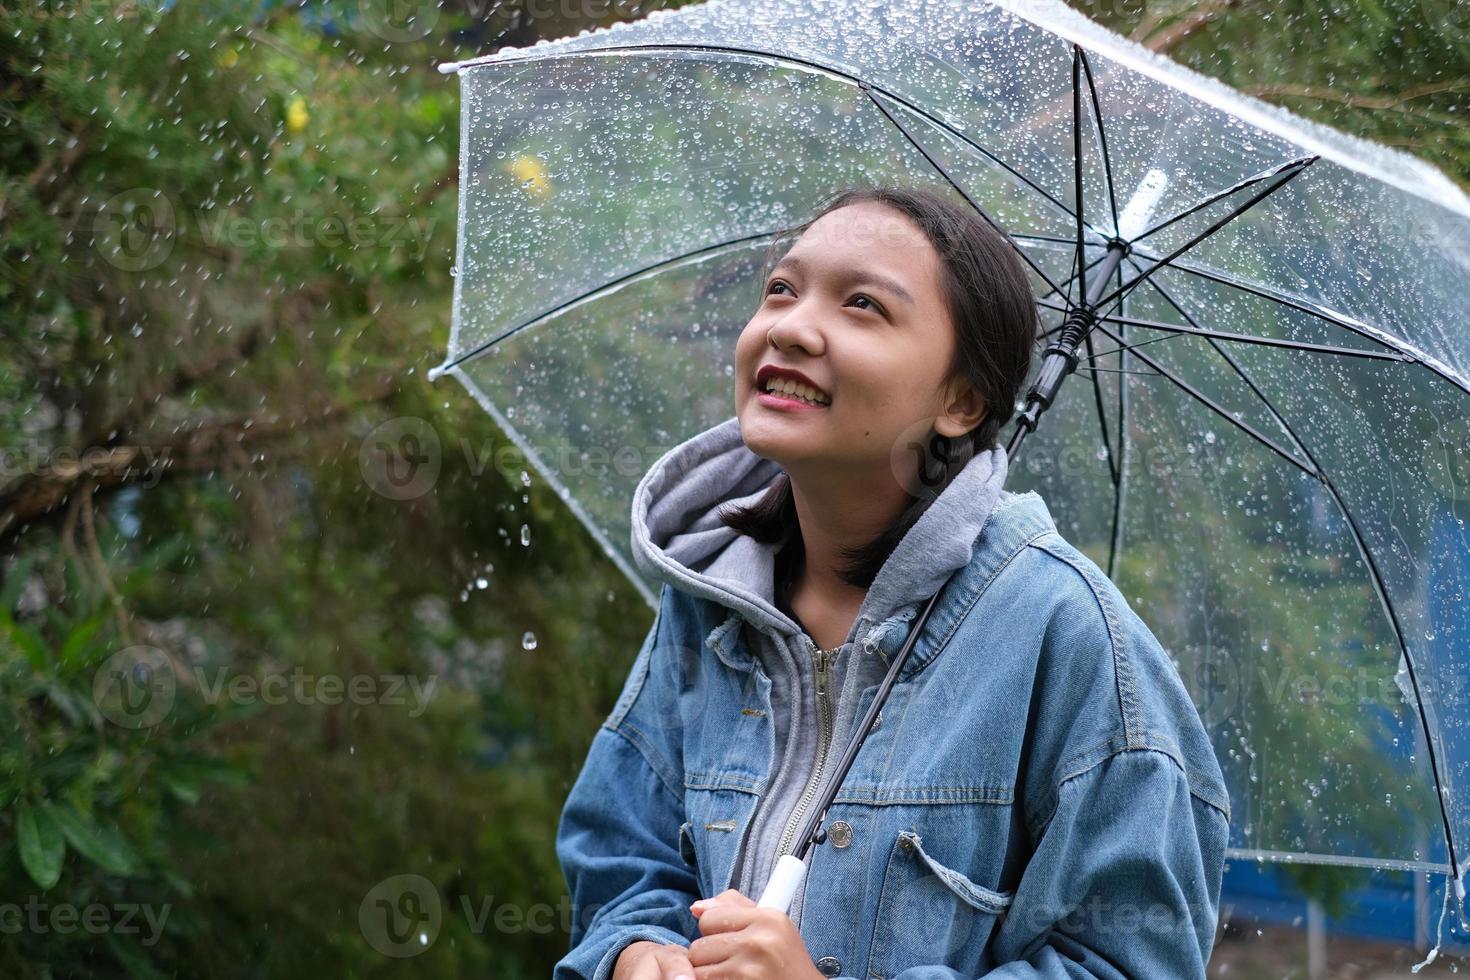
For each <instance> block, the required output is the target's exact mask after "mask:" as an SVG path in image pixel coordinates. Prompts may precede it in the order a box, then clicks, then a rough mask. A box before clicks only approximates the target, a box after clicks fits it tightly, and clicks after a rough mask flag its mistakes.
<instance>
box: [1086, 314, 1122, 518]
mask: <svg viewBox="0 0 1470 980" xmlns="http://www.w3.org/2000/svg"><path fill="white" fill-rule="evenodd" d="M1082 339H1083V341H1084V342H1085V343H1086V344H1087V358H1088V360H1089V361H1091V360H1094V359H1095V357H1096V355H1094V354H1093V351H1092V334H1091V333H1088V334H1086V335H1085V336H1084V337H1083V338H1082ZM1101 370H1104V371H1106V370H1108V369H1107V368H1102V369H1101ZM1092 394H1093V398H1094V400H1095V401H1096V402H1097V424H1098V428H1100V429H1101V430H1102V438H1103V447H1104V448H1105V449H1106V450H1107V453H1108V474H1109V475H1110V476H1111V477H1112V480H1113V493H1115V494H1116V493H1117V492H1118V466H1117V464H1116V463H1115V462H1114V461H1113V440H1112V437H1111V436H1110V435H1109V434H1108V416H1107V413H1106V412H1105V411H1104V410H1103V393H1102V385H1100V384H1098V381H1097V373H1096V372H1095V371H1094V372H1093V373H1092Z"/></svg>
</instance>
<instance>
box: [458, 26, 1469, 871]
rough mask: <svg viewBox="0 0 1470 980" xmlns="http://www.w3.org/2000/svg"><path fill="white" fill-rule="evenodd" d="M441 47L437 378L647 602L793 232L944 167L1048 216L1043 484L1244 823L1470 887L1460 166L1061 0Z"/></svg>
mask: <svg viewBox="0 0 1470 980" xmlns="http://www.w3.org/2000/svg"><path fill="white" fill-rule="evenodd" d="M442 68H443V69H444V70H446V71H458V73H459V77H460V80H461V86H462V91H463V103H462V117H463V129H462V142H461V170H462V172H461V180H460V188H461V199H460V229H459V231H460V234H459V254H458V259H457V264H456V276H457V278H456V285H455V296H454V322H453V329H452V338H451V342H450V350H449V352H448V356H447V358H446V359H445V361H444V363H443V364H442V365H440V366H439V367H438V368H436V369H435V370H434V372H433V376H435V377H438V376H441V375H443V374H451V375H453V376H454V377H456V378H458V379H459V381H460V382H461V383H462V384H464V385H465V387H466V388H467V389H468V390H469V391H470V392H471V393H472V394H473V395H474V397H475V398H476V399H477V400H478V401H479V402H480V403H481V404H482V405H483V406H484V407H485V408H486V410H487V411H489V412H491V413H492V414H493V415H494V416H495V417H496V419H497V420H498V422H499V423H500V424H501V425H502V427H503V428H504V429H505V431H506V432H507V433H509V434H510V435H511V436H512V437H513V438H514V439H516V440H517V442H518V443H519V444H520V446H521V448H522V449H523V450H524V451H525V452H526V453H527V454H528V455H529V457H530V459H531V462H532V463H533V464H534V465H535V466H536V467H537V468H538V469H539V470H540V471H541V472H542V474H543V475H544V476H545V477H546V478H547V479H548V480H550V481H551V482H552V483H553V484H554V485H555V487H556V489H557V490H558V492H559V493H560V494H561V495H562V496H563V498H564V499H565V500H566V501H567V502H568V504H569V505H570V506H571V507H572V508H573V510H574V511H575V512H576V513H577V515H578V516H579V517H580V518H581V519H582V520H583V521H584V522H585V523H586V525H587V527H588V528H589V530H590V531H591V532H592V534H593V535H594V536H596V537H597V539H598V540H599V541H600V542H601V544H602V545H603V547H604V548H605V549H606V550H607V552H608V554H609V555H610V556H611V557H612V558H613V560H614V561H616V562H617V563H618V564H619V566H620V567H621V568H622V569H623V570H624V571H625V572H626V573H627V574H628V575H629V577H630V578H632V579H633V580H634V581H635V582H638V583H639V584H640V586H641V587H642V588H643V590H644V593H645V596H646V597H648V598H649V600H650V602H652V599H653V591H652V589H651V588H649V586H648V584H647V583H644V582H642V581H641V579H640V577H639V574H638V572H637V571H636V570H635V568H634V566H633V564H632V562H631V557H630V554H629V551H628V548H629V544H628V538H629V527H628V516H629V515H628V507H629V500H630V499H631V495H632V490H633V487H634V486H635V484H636V482H637V480H638V478H639V477H640V476H641V475H642V474H643V472H644V471H645V470H646V469H647V468H648V466H649V465H650V464H651V463H652V462H653V461H654V460H655V459H656V458H657V456H658V455H659V454H661V453H662V452H663V451H664V450H666V449H668V448H669V447H671V446H672V445H673V444H675V443H677V442H679V441H682V440H683V439H685V438H688V437H689V436H691V435H693V434H694V433H696V432H698V431H700V430H701V429H704V428H706V427H708V426H710V425H713V424H715V423H717V422H718V421H720V420H722V419H724V418H728V417H729V416H730V415H731V414H732V411H733V397H732V393H733V388H734V377H733V359H734V346H735V338H736V336H737V335H738V333H739V331H740V330H741V328H742V327H743V326H744V324H745V323H746V321H747V320H748V319H749V317H750V315H751V314H752V313H753V311H754V309H755V307H756V304H757V302H758V300H759V293H760V284H761V282H762V278H763V276H762V271H763V269H762V260H763V258H764V257H765V254H766V250H767V248H768V246H769V245H770V244H771V242H772V240H773V236H774V235H776V234H777V233H778V232H779V231H780V230H781V229H783V228H784V227H786V226H787V225H789V224H791V223H793V222H795V221H798V220H800V219H802V218H804V217H805V216H806V215H807V214H808V213H809V212H810V210H811V209H812V208H813V207H814V206H815V205H817V204H819V203H820V202H821V201H822V200H823V199H825V198H826V197H828V196H830V194H831V193H832V192H833V191H835V190H836V189H839V188H841V187H845V186H847V185H850V184H872V183H884V184H887V183H896V184H909V185H917V186H933V187H935V188H938V189H941V190H944V191H946V192H948V193H953V194H955V195H956V196H957V197H959V198H962V199H964V200H966V201H969V202H970V203H971V204H972V205H974V206H975V207H976V208H977V209H980V210H981V211H982V213H984V214H986V215H987V216H989V217H990V218H992V219H993V220H994V221H996V222H998V223H999V224H1001V225H1002V226H1003V227H1004V228H1005V229H1006V230H1007V231H1008V232H1010V234H1011V235H1012V236H1013V238H1014V240H1015V242H1016V243H1017V245H1018V248H1019V251H1020V252H1021V253H1022V255H1023V257H1024V258H1025V260H1026V262H1027V265H1028V267H1029V268H1030V270H1031V272H1032V275H1033V285H1034V286H1035V290H1036V295H1037V298H1038V308H1039V310H1040V312H1041V315H1042V321H1043V325H1044V327H1045V328H1046V331H1047V336H1046V337H1044V338H1043V340H1042V345H1043V346H1046V345H1052V344H1056V343H1057V342H1058V341H1067V342H1069V343H1071V344H1072V345H1074V346H1076V357H1077V362H1076V370H1075V374H1072V375H1071V376H1069V377H1065V380H1066V382H1067V383H1066V384H1065V385H1060V386H1059V387H1058V386H1057V382H1059V381H1060V380H1063V376H1065V375H1066V372H1065V371H1057V370H1055V367H1056V366H1057V365H1059V364H1061V363H1062V362H1063V361H1065V360H1067V358H1066V356H1064V353H1063V352H1055V351H1054V352H1052V353H1051V354H1050V355H1049V356H1048V357H1045V358H1043V357H1042V356H1038V357H1037V359H1036V361H1037V364H1036V369H1035V372H1034V375H1033V376H1034V377H1035V378H1036V380H1037V381H1038V383H1043V384H1042V388H1043V390H1045V391H1048V392H1050V391H1055V400H1054V403H1053V404H1052V405H1051V407H1050V408H1049V410H1047V411H1046V412H1045V414H1044V415H1041V416H1040V421H1039V422H1037V423H1036V425H1035V429H1034V433H1032V434H1029V435H1027V436H1026V443H1025V448H1024V452H1022V453H1020V455H1019V457H1018V458H1017V459H1015V460H1014V461H1013V464H1012V470H1011V472H1012V474H1013V475H1012V477H1011V482H1010V488H1011V489H1016V490H1020V489H1035V490H1037V491H1038V492H1040V493H1041V494H1042V495H1043V497H1044V498H1045V499H1046V500H1047V502H1048V506H1049V508H1050V510H1051V511H1052V513H1053V515H1054V516H1055V518H1056V520H1057V524H1058V527H1059V530H1061V532H1062V533H1063V534H1064V535H1065V536H1067V537H1068V539H1069V540H1071V541H1072V542H1074V543H1075V544H1076V545H1077V546H1078V547H1079V548H1081V549H1082V550H1084V551H1085V552H1086V553H1087V554H1089V556H1091V557H1092V558H1093V559H1094V560H1095V561H1096V562H1097V563H1098V564H1099V565H1100V566H1101V567H1103V568H1104V570H1106V571H1107V573H1108V574H1109V575H1110V576H1112V577H1113V579H1114V580H1115V581H1116V582H1117V583H1118V584H1119V586H1120V588H1121V589H1122V590H1123V592H1124V594H1125V595H1127V596H1128V597H1129V600H1130V601H1131V602H1132V603H1133V604H1134V606H1135V608H1136V609H1137V610H1138V611H1139V613H1140V615H1141V616H1142V617H1143V618H1144V620H1145V621H1146V622H1148V623H1149V625H1150V628H1151V629H1152V630H1153V631H1154V633H1155V634H1156V635H1157V636H1158V638H1159V640H1160V641H1161V642H1162V643H1163V644H1164V646H1165V647H1166V648H1167V649H1169V650H1170V651H1171V653H1172V654H1173V655H1174V657H1175V658H1176V660H1177V662H1178V665H1179V669H1180V673H1181V675H1182V676H1183V678H1184V680H1185V683H1186V684H1187V685H1188V686H1189V688H1190V691H1191V693H1192V694H1193V696H1194V698H1195V701H1196V704H1197V705H1198V707H1199V710H1200V715H1201V717H1202V719H1203V720H1204V722H1205V724H1206V726H1207V727H1208V729H1209V730H1210V733H1211V737H1212V739H1213V742H1214V745H1215V748H1216V752H1217V754H1218V756H1219V759H1220V763H1221V766H1222V768H1223V769H1224V770H1225V773H1226V777H1227V779H1228V780H1229V783H1230V790H1231V803H1232V811H1233V823H1232V827H1231V831H1232V839H1231V845H1232V846H1231V850H1230V854H1231V855H1232V856H1234V857H1239V858H1256V859H1260V860H1279V861H1288V862H1315V863H1323V864H1347V865H1361V866H1365V867H1374V868H1389V869H1401V870H1428V871H1436V872H1442V873H1446V874H1450V875H1452V876H1454V877H1455V878H1456V879H1459V878H1460V876H1461V874H1462V861H1463V855H1464V853H1465V842H1466V841H1467V840H1470V771H1467V766H1470V725H1467V721H1466V718H1467V711H1466V705H1465V702H1464V699H1463V693H1462V692H1463V687H1462V684H1463V681H1462V678H1465V677H1466V676H1467V667H1470V664H1467V663H1466V661H1467V660H1470V635H1466V633H1465V629H1466V628H1467V626H1466V621H1465V615H1464V612H1463V609H1464V608H1465V604H1466V602H1467V601H1470V558H1467V557H1466V556H1467V555H1470V534H1467V530H1466V525H1465V518H1466V516H1467V515H1470V478H1467V477H1470V474H1467V470H1466V466H1467V454H1470V448H1467V447H1470V424H1467V423H1466V421H1465V419H1466V418H1467V416H1470V330H1466V329H1465V327H1464V323H1465V322H1466V316H1467V313H1470V306H1467V301H1466V299H1465V292H1464V283H1465V281H1466V275H1467V272H1470V201H1467V199H1466V198H1465V196H1464V195H1463V194H1462V193H1461V192H1460V191H1459V190H1458V189H1457V188H1456V187H1455V186H1454V185H1453V184H1451V183H1450V182H1449V181H1448V180H1447V179H1446V178H1445V177H1444V176H1443V175H1442V174H1440V173H1439V172H1438V171H1437V170H1435V169H1433V168H1432V167H1430V166H1428V165H1426V164H1424V163H1422V162H1419V161H1416V160H1414V159H1412V158H1410V157H1407V156H1405V155H1402V154H1399V153H1397V152H1393V151H1390V150H1388V149H1386V148H1383V147H1379V146H1375V145H1372V144H1368V143H1365V142H1363V141H1360V140H1356V139H1353V138H1350V137H1347V136H1345V135H1343V134H1340V133H1337V132H1335V131H1332V130H1329V129H1326V128H1324V127H1321V126H1318V125H1315V124H1312V123H1310V122H1307V121H1305V120H1302V119H1299V118H1296V117H1294V116H1292V115H1290V114H1289V113H1286V112H1283V111H1282V110H1280V109H1277V108H1275V107H1272V106H1269V105H1267V104H1264V103H1261V102H1258V101H1255V100H1252V99H1249V98H1246V97H1244V96H1241V95H1239V94H1238V93H1235V92H1233V91H1231V90H1229V89H1228V88H1226V87H1224V86H1222V85H1220V84H1218V83H1216V82H1213V81H1212V80H1210V79H1207V78H1205V77H1203V76H1200V75H1198V74H1197V73H1194V72H1192V71H1189V70H1187V69H1184V68H1182V67H1179V66H1177V65H1175V64H1173V63H1172V62H1169V61H1167V60H1166V59H1163V58H1160V57H1158V56H1156V55H1154V54H1152V53H1151V52H1149V51H1147V50H1145V49H1143V48H1141V47H1139V46H1137V45H1135V44H1133V43H1131V42H1128V41H1126V40H1124V39H1122V38H1120V37H1118V36H1116V35H1113V34H1111V33H1109V32H1107V31H1105V30H1103V29H1102V28H1100V27H1098V26H1097V25H1095V24H1093V23H1092V22H1090V21H1088V20H1086V19H1085V18H1083V17H1082V16H1080V15H1079V14H1076V13H1075V12H1073V11H1071V10H1070V9H1069V8H1067V7H1065V6H1064V5H1062V4H1061V3H1059V2H1045V0H1025V2H1020V0H1006V2H999V3H980V2H976V3H965V4H960V3H954V2H938V0H901V2H889V0H884V2H877V0H866V2H865V0H843V2H838V0H807V2H790V3H781V4H768V3H764V2H761V0H717V2H713V3H708V4H705V5H703V6H699V7H691V8H685V9H683V10H680V11H677V12H659V13H655V14H652V15H650V16H649V17H648V18H647V19H646V20H643V21H639V22H635V23H630V24H622V25H618V26H617V27H614V28H612V29H609V30H599V31H595V32H591V33H584V34H581V35H578V36H576V37H573V38H568V39H563V40H559V41H553V42H542V43H538V44H536V45H535V46H533V47H531V48H526V49H505V50H503V51H501V52H499V53H497V54H496V55H493V56H491V57H489V58H485V59H479V60H475V61H470V62H463V63H459V64H455V65H445V66H442ZM1079 260H1080V262H1079ZM1079 266H1080V268H1079ZM1089 300H1091V301H1093V302H1092V303H1090V304H1089V303H1088V301H1089ZM1079 311H1082V312H1079ZM1064 346H1065V345H1064ZM1038 354H1041V351H1038ZM1048 365H1051V366H1050V367H1049V366H1048ZM1035 390H1036V389H1035V388H1033V392H1035ZM1046 398H1050V394H1048V395H1046V396H1045V398H1043V399H1042V401H1044V400H1046ZM1017 407H1018V410H1024V409H1026V408H1027V405H1026V404H1022V405H1019V406H1017ZM1040 407H1042V406H1040V405H1034V404H1033V407H1032V408H1031V410H1030V412H1029V413H1028V414H1029V416H1030V418H1027V417H1025V416H1023V419H1022V421H1020V422H1018V423H1017V424H1016V426H1017V428H1016V432H1015V434H1013V435H1012V437H1011V440H1012V443H1011V444H1012V446H1015V445H1016V444H1017V442H1018V441H1019V439H1020V438H1021V436H1022V435H1024V434H1025V433H1024V432H1022V431H1021V430H1027V431H1029V430H1030V424H1029V422H1030V421H1031V419H1034V417H1035V416H1036V415H1037V414H1039V412H1038V409H1039V408H1040ZM1456 884H1457V885H1458V884H1459V882H1458V880H1457V882H1456Z"/></svg>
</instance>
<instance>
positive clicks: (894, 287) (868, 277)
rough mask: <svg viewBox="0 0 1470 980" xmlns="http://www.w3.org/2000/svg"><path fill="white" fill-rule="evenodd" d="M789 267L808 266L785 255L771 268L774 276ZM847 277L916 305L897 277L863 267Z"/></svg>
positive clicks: (797, 268)
mask: <svg viewBox="0 0 1470 980" xmlns="http://www.w3.org/2000/svg"><path fill="white" fill-rule="evenodd" d="M787 267H789V268H792V269H795V270H797V271H798V272H799V271H801V270H802V269H804V268H805V267H806V263H805V262H803V261H802V260H801V258H800V257H799V256H796V255H787V256H784V257H783V258H782V259H781V261H780V262H777V263H776V264H775V266H773V267H772V268H771V275H773V276H774V275H775V274H776V272H777V270H779V269H782V268H787ZM846 279H847V281H848V282H853V283H863V284H866V285H872V286H879V287H882V288H883V289H886V290H888V291H889V292H890V293H893V294H894V295H895V296H897V297H898V298H899V299H901V300H903V301H904V302H905V303H908V304H909V305H910V306H914V305H916V304H915V302H914V297H913V296H912V295H911V294H910V293H909V291H908V290H907V289H905V288H903V286H901V285H899V283H898V281H897V280H896V279H891V278H889V277H888V276H885V275H882V274H881V273H877V272H872V271H870V270H867V269H862V270H859V271H857V272H851V273H848V274H847V276H846Z"/></svg>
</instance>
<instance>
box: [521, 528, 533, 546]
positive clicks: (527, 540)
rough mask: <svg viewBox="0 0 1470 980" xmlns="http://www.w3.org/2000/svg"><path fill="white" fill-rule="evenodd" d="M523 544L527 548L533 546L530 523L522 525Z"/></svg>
mask: <svg viewBox="0 0 1470 980" xmlns="http://www.w3.org/2000/svg"><path fill="white" fill-rule="evenodd" d="M521 544H522V546H524V547H527V548H529V547H530V546H531V525H529V524H522V525H521Z"/></svg>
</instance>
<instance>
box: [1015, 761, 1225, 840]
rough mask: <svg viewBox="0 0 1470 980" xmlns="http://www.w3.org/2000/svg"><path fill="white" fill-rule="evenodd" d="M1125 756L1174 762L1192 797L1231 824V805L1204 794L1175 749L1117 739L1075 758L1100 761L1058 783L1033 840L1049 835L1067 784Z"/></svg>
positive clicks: (1089, 763) (1050, 794) (1047, 803)
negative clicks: (1139, 754) (1143, 754)
mask: <svg viewBox="0 0 1470 980" xmlns="http://www.w3.org/2000/svg"><path fill="white" fill-rule="evenodd" d="M1125 752H1155V753H1158V754H1159V755H1162V756H1165V757H1167V758H1168V759H1169V760H1170V761H1171V762H1173V763H1174V767H1175V768H1176V769H1178V770H1179V772H1180V774H1181V775H1183V776H1184V781H1185V785H1186V786H1188V787H1189V795H1190V796H1193V797H1195V798H1196V799H1198V800H1200V801H1201V802H1203V803H1205V804H1207V805H1209V806H1210V807H1212V808H1214V809H1216V810H1218V811H1220V814H1221V815H1222V816H1224V817H1225V820H1226V822H1227V823H1228V822H1229V820H1230V806H1229V804H1228V803H1226V804H1225V805H1223V806H1222V805H1221V804H1220V803H1219V802H1218V801H1216V800H1215V799H1214V798H1213V796H1212V794H1210V793H1208V792H1207V791H1204V790H1202V789H1201V788H1200V787H1199V786H1198V785H1197V781H1196V780H1195V778H1194V776H1193V775H1192V774H1191V773H1190V771H1189V769H1188V767H1186V766H1185V765H1184V763H1183V762H1182V761H1181V760H1180V758H1179V756H1178V754H1177V753H1176V752H1175V751H1174V749H1173V748H1172V747H1171V746H1169V745H1167V744H1147V743H1146V744H1142V745H1135V744H1127V743H1122V744H1120V743H1119V741H1118V739H1117V737H1116V736H1115V737H1113V738H1110V739H1108V740H1107V741H1106V742H1104V743H1103V744H1102V745H1100V746H1098V747H1096V748H1093V749H1089V750H1088V751H1086V752H1082V753H1078V754H1077V755H1075V756H1073V757H1072V758H1073V759H1086V758H1087V757H1088V756H1090V755H1094V754H1096V755H1097V758H1095V759H1092V760H1091V761H1089V762H1086V763H1085V764H1081V765H1079V764H1076V763H1073V765H1075V766H1076V768H1074V769H1072V771H1070V772H1067V773H1066V774H1065V775H1063V776H1062V777H1060V778H1059V779H1057V781H1056V784H1055V785H1054V786H1053V787H1052V788H1051V789H1050V791H1049V792H1048V793H1047V799H1046V810H1047V814H1046V817H1045V819H1043V820H1041V821H1039V822H1038V823H1037V824H1036V825H1035V826H1034V827H1033V828H1032V830H1031V839H1032V840H1040V839H1041V835H1042V834H1044V833H1046V829H1047V827H1048V826H1050V824H1051V821H1052V818H1053V817H1055V816H1056V811H1057V807H1058V805H1060V803H1061V795H1062V787H1063V786H1065V785H1066V784H1067V783H1069V782H1071V781H1072V780H1074V779H1077V778H1078V777H1080V776H1085V775H1086V774H1087V773H1089V772H1092V771H1093V770H1094V769H1096V768H1097V767H1098V766H1100V765H1102V764H1103V763H1104V762H1107V761H1108V760H1109V759H1111V758H1113V757H1114V756H1118V755H1122V754H1123V753H1125ZM1027 823H1028V825H1029V824H1030V821H1027Z"/></svg>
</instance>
